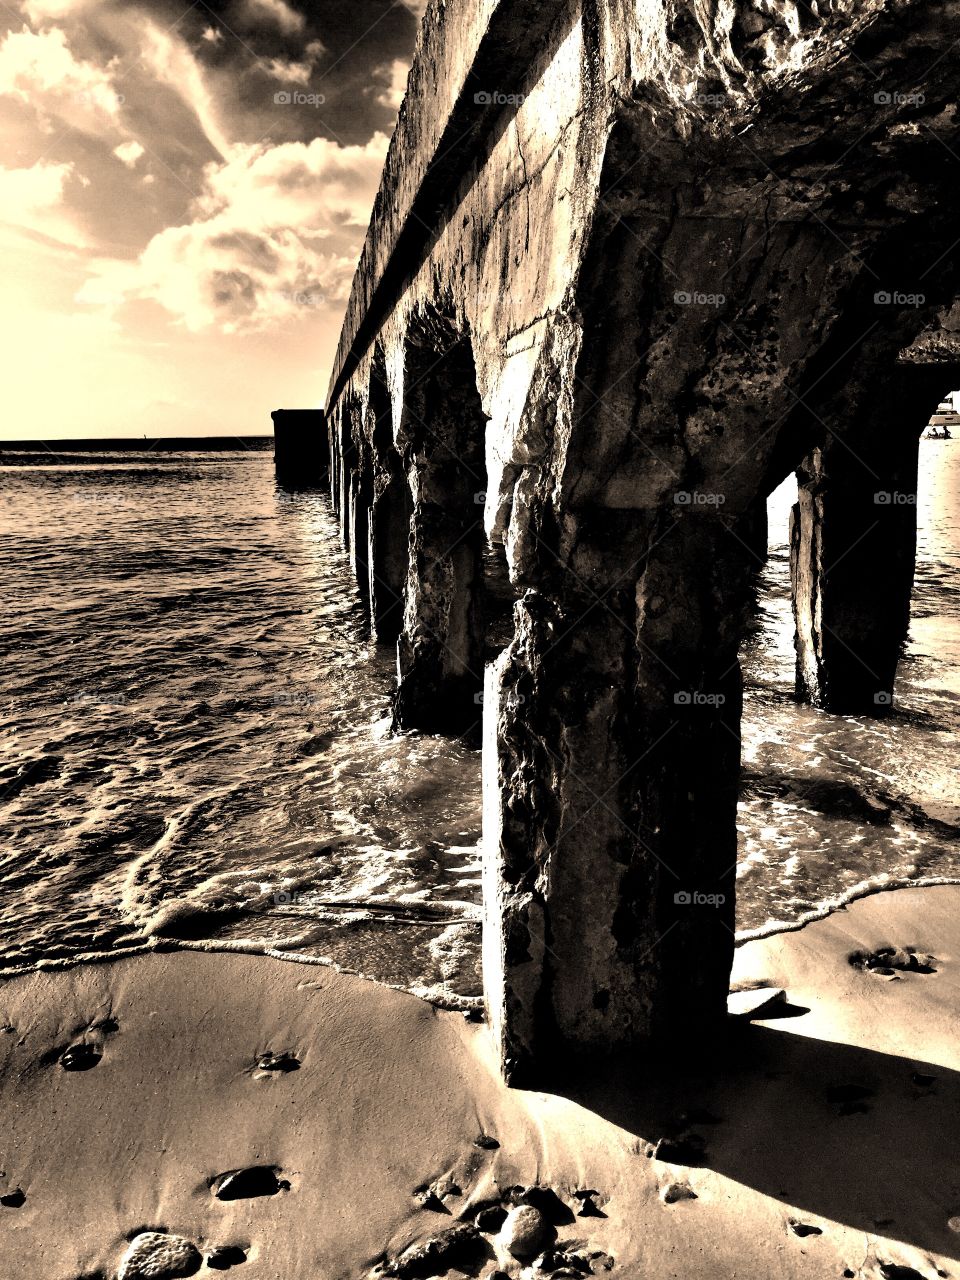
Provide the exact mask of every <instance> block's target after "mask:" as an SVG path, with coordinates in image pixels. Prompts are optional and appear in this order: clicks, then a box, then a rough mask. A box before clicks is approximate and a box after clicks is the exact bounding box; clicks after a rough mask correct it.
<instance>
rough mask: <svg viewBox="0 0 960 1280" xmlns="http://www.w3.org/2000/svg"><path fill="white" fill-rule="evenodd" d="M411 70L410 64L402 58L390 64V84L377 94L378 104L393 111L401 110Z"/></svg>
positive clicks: (395, 59)
mask: <svg viewBox="0 0 960 1280" xmlns="http://www.w3.org/2000/svg"><path fill="white" fill-rule="evenodd" d="M409 70H410V64H409V63H408V62H404V61H402V59H400V58H394V60H393V61H392V62H391V63H390V67H389V74H390V82H389V84H388V85H387V86H386V87H385V88H384V89H382V90H381V92H380V93H378V94H377V102H379V103H380V105H381V106H382V107H389V108H390V110H391V111H399V110H400V103H401V102H402V101H403V95H404V94H405V93H406V91H407V72H408V71H409Z"/></svg>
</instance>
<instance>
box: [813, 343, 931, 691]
mask: <svg viewBox="0 0 960 1280" xmlns="http://www.w3.org/2000/svg"><path fill="white" fill-rule="evenodd" d="M942 391H943V375H942V374H941V373H938V372H937V371H936V370H934V369H924V368H923V367H919V368H913V369H909V368H908V369H894V370H893V371H892V372H891V374H890V376H889V378H888V379H885V380H884V382H883V384H882V385H881V386H879V387H878V388H877V389H876V393H875V394H873V395H865V396H864V397H863V398H862V399H861V401H860V402H859V404H858V405H857V406H856V410H855V415H854V416H853V418H852V420H850V421H848V422H845V423H843V424H842V426H839V427H838V429H837V431H836V432H835V433H830V434H828V435H827V436H826V438H825V439H824V441H823V442H822V443H821V444H820V445H819V446H818V447H817V448H815V449H813V450H812V452H811V453H810V454H809V455H808V456H807V457H806V458H805V459H804V462H803V464H802V466H801V467H800V469H799V470H798V473H797V477H798V482H799V492H798V502H797V504H796V506H795V507H794V508H793V511H792V514H791V521H790V566H791V577H792V583H793V608H794V618H795V621H796V649H797V696H798V697H799V698H801V699H802V700H805V701H809V702H811V703H813V704H814V705H815V706H818V707H822V708H823V709H824V710H826V711H831V712H834V713H837V714H841V715H883V714H884V713H886V712H888V711H889V710H890V708H891V706H892V703H893V686H894V680H895V677H896V671H897V664H898V661H899V658H900V654H901V651H902V648H903V644H904V641H905V640H906V637H907V630H908V627H909V623H910V595H911V591H912V588H913V573H914V561H915V556H916V540H917V455H918V439H919V436H920V434H921V433H922V431H923V427H924V425H925V423H926V421H927V418H928V417H929V414H930V412H931V409H932V407H933V405H935V403H936V401H937V397H938V395H939V394H941V393H942Z"/></svg>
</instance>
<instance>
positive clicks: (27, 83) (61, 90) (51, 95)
mask: <svg viewBox="0 0 960 1280" xmlns="http://www.w3.org/2000/svg"><path fill="white" fill-rule="evenodd" d="M112 71H113V64H112V63H108V64H107V65H106V66H105V67H97V66H94V64H93V63H91V62H84V61H82V60H80V59H78V58H75V57H74V55H73V53H72V52H71V51H70V49H69V47H68V46H67V40H66V36H65V35H64V33H63V32H62V31H61V30H59V28H53V29H51V30H49V31H42V32H34V31H30V30H29V29H28V28H27V27H24V28H23V29H22V30H21V31H11V32H9V33H8V34H7V37H6V39H5V40H4V41H3V43H2V44H0V94H2V95H7V96H12V97H16V98H19V99H20V100H21V101H22V102H25V103H28V104H29V105H31V106H32V107H34V108H35V110H36V111H37V112H38V114H40V115H43V114H45V113H51V114H55V115H58V116H60V117H61V118H62V119H64V120H66V121H68V122H69V123H71V124H73V125H74V126H75V127H76V128H85V127H89V124H90V122H91V117H98V118H100V119H102V118H103V117H108V118H109V119H111V120H115V119H116V117H117V115H118V113H119V110H120V107H121V105H122V103H123V98H122V97H121V96H120V95H119V94H118V93H117V92H116V91H115V90H114V88H113V85H112V84H111V73H112Z"/></svg>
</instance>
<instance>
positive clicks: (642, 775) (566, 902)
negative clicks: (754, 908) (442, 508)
mask: <svg viewBox="0 0 960 1280" xmlns="http://www.w3.org/2000/svg"><path fill="white" fill-rule="evenodd" d="M570 544H571V545H572V546H573V547H575V551H574V552H573V553H571V555H570V556H569V557H566V558H564V559H563V570H564V571H563V572H561V573H560V575H559V576H556V575H553V576H552V583H551V588H550V590H546V589H538V590H529V591H527V593H526V595H525V596H524V598H523V599H522V601H521V602H520V603H519V605H518V606H517V613H518V625H517V631H516V634H515V637H514V640H513V643H512V644H511V645H510V647H509V648H508V649H507V650H506V651H505V652H504V654H503V655H502V656H501V658H500V659H499V660H498V662H497V663H496V665H495V668H494V669H492V670H491V672H490V675H489V677H488V696H487V700H486V701H487V704H488V710H490V709H491V705H490V704H495V707H496V714H495V715H491V716H490V717H489V720H488V723H487V726H486V730H485V741H484V843H485V848H484V942H483V960H484V963H483V972H484V986H485V994H486V1001H487V1009H488V1014H489V1017H490V1020H491V1023H492V1026H493V1031H494V1035H495V1037H496V1040H497V1043H498V1046H499V1050H500V1054H501V1061H502V1065H503V1068H504V1070H505V1072H506V1074H507V1076H508V1078H510V1079H511V1080H513V1081H514V1082H515V1083H521V1084H522V1083H524V1082H529V1083H533V1082H535V1081H543V1080H544V1079H545V1078H547V1077H548V1076H549V1071H550V1068H551V1064H552V1066H553V1068H554V1069H557V1070H561V1071H562V1070H563V1069H565V1068H566V1067H567V1066H569V1065H570V1060H571V1059H575V1058H576V1057H577V1056H578V1055H580V1054H587V1053H590V1052H595V1051H611V1050H616V1049H618V1048H621V1049H622V1048H628V1047H631V1046H643V1045H650V1044H651V1043H652V1042H653V1041H657V1042H658V1043H660V1044H664V1043H669V1042H671V1041H672V1040H679V1041H681V1042H682V1041H683V1040H685V1039H687V1038H690V1039H691V1040H692V1041H693V1042H694V1043H696V1045H697V1046H698V1047H700V1048H703V1047H704V1046H709V1045H710V1044H711V1042H712V1040H711V1038H712V1037H713V1036H714V1034H715V1033H716V1032H717V1030H718V1029H719V1024H720V1022H721V1021H722V1019H723V1017H724V1015H725V1011H726V995H727V983H728V978H729V972H730V965H731V963H732V957H733V944H734V933H733V929H734V894H735V873H736V856H737V848H736V846H737V833H736V806H737V789H738V780H739V767H740V742H739V724H740V710H741V675H740V666H739V662H738V657H737V651H738V646H739V643H740V640H741V637H742V635H743V630H744V627H745V620H746V605H747V600H748V598H749V583H750V578H751V574H752V572H753V558H752V556H751V555H750V553H749V552H748V551H747V549H746V548H745V546H744V545H743V541H742V538H740V539H738V538H734V537H733V536H732V535H731V533H730V530H729V529H728V528H725V527H724V526H723V523H722V521H721V520H720V519H719V518H718V517H716V516H707V515H701V514H699V513H692V512H691V513H690V514H689V515H688V516H687V517H685V518H684V519H682V520H678V521H677V522H676V524H675V525H674V526H673V527H672V528H668V527H667V525H666V522H665V521H664V520H662V519H659V520H658V519H657V518H656V513H651V512H647V513H645V512H637V511H632V512H631V511H628V512H610V511H606V512H601V511H593V512H591V513H589V514H588V515H584V516H581V517H579V518H578V520H577V524H576V528H575V529H574V530H572V531H571V535H570ZM648 548H649V550H648ZM587 584H589V585H587Z"/></svg>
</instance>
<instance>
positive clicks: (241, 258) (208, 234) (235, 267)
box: [77, 134, 387, 333]
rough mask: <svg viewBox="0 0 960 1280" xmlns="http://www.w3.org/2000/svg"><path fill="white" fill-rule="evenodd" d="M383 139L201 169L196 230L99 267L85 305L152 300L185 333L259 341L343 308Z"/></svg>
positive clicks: (271, 153) (269, 153)
mask: <svg viewBox="0 0 960 1280" xmlns="http://www.w3.org/2000/svg"><path fill="white" fill-rule="evenodd" d="M386 147H387V139H386V137H385V136H384V135H383V134H377V135H375V136H374V137H373V138H372V139H371V141H370V142H369V143H367V144H366V145H365V146H353V147H339V146H337V145H336V144H335V143H333V142H330V141H329V140H328V139H325V138H316V139H314V140H313V141H312V142H310V143H309V144H306V143H302V142H292V143H284V144H282V145H280V146H276V147H273V148H268V149H265V148H263V147H253V146H246V147H235V148H234V150H233V152H232V154H231V155H230V157H229V159H228V160H226V161H225V162H223V163H222V164H211V165H208V166H207V169H206V173H205V190H204V193H203V195H202V196H201V197H200V199H199V200H197V201H196V202H195V205H194V209H193V213H194V220H193V221H192V222H190V223H187V224H185V225H183V226H177V227H167V228H166V229H165V230H163V231H161V232H159V233H158V234H157V235H155V236H154V237H153V238H152V239H151V241H150V242H149V244H148V245H147V246H146V248H145V249H144V250H143V252H142V253H141V254H140V257H139V258H138V259H137V260H136V261H135V262H132V263H131V262H101V263H100V264H99V266H98V268H97V270H96V274H95V275H94V276H93V277H91V279H89V280H88V281H87V282H86V284H85V285H84V286H83V288H82V289H81V290H80V292H79V294H78V295H77V296H78V300H79V301H81V302H86V303H91V304H95V305H96V304H99V305H107V306H114V305H116V304H117V303H118V301H129V300H133V299H152V300H153V301H155V302H158V303H159V304H160V305H161V306H162V307H164V308H165V309H166V310H167V311H168V312H169V313H170V314H171V315H173V316H175V317H176V318H177V320H178V321H179V322H180V323H182V324H183V325H185V326H186V327H187V328H188V329H190V330H193V331H199V330H203V329H209V328H219V329H221V330H222V331H223V332H225V333H237V332H244V331H250V330H262V329H265V328H269V327H271V326H273V325H276V324H277V323H278V322H280V321H282V320H283V319H284V318H287V317H289V316H290V315H291V314H295V313H299V314H303V313H305V311H307V310H309V309H310V308H315V307H319V306H327V305H329V304H334V305H336V304H341V303H342V302H343V301H344V300H345V299H346V297H347V295H348V293H349V288H350V282H351V280H352V278H353V273H354V269H355V266H356V260H357V254H358V252H359V249H360V245H361V244H362V241H363V236H364V231H365V228H366V224H367V221H368V219H369V213H370V206H371V203H372V200H373V196H374V193H375V191H376V188H377V182H378V180H379V176H380V170H381V166H382V164H383V157H384V155H385V153H386Z"/></svg>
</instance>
